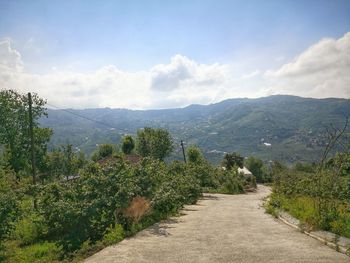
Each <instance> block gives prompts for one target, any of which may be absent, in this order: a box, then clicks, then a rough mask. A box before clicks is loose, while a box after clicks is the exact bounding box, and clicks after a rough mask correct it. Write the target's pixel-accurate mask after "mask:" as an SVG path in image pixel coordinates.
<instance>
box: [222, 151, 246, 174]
mask: <svg viewBox="0 0 350 263" xmlns="http://www.w3.org/2000/svg"><path fill="white" fill-rule="evenodd" d="M243 161H244V158H243V157H242V156H241V155H239V154H238V153H235V152H233V153H226V154H225V156H224V160H223V161H222V165H223V166H224V167H225V168H226V169H227V170H231V169H232V168H233V167H234V166H238V167H240V168H243Z"/></svg>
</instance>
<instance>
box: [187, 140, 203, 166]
mask: <svg viewBox="0 0 350 263" xmlns="http://www.w3.org/2000/svg"><path fill="white" fill-rule="evenodd" d="M187 159H188V161H189V162H190V163H194V164H199V163H202V162H203V161H204V157H203V153H202V151H201V150H200V149H199V148H198V147H196V146H194V145H192V146H190V147H188V148H187Z"/></svg>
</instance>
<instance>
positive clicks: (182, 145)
mask: <svg viewBox="0 0 350 263" xmlns="http://www.w3.org/2000/svg"><path fill="white" fill-rule="evenodd" d="M181 147H182V154H183V156H184V162H185V163H186V154H185V147H184V142H183V141H182V140H181Z"/></svg>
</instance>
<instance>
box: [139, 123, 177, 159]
mask: <svg viewBox="0 0 350 263" xmlns="http://www.w3.org/2000/svg"><path fill="white" fill-rule="evenodd" d="M136 146H137V151H138V153H139V154H140V155H141V156H143V157H146V156H150V157H153V158H156V159H159V160H164V158H165V157H167V156H168V155H169V154H170V153H171V152H172V150H173V142H172V138H171V135H170V133H169V132H168V131H167V130H165V129H153V128H147V127H146V128H144V129H142V130H139V131H138V132H137V141H136Z"/></svg>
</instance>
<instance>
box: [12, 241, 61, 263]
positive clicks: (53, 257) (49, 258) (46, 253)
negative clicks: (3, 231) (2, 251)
mask: <svg viewBox="0 0 350 263" xmlns="http://www.w3.org/2000/svg"><path fill="white" fill-rule="evenodd" d="M61 258H62V251H61V248H60V247H59V246H57V245H56V244H55V243H51V242H44V243H37V244H34V245H30V246H26V247H23V248H17V249H16V250H15V251H13V256H12V257H11V258H9V260H8V262H9V263H17V262H28V263H31V262H33V263H34V262H35V263H46V262H59V261H60V259H61Z"/></svg>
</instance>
